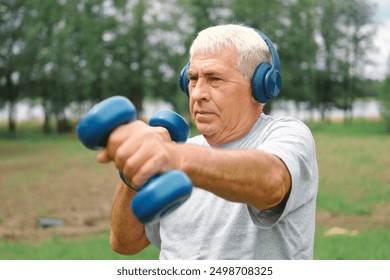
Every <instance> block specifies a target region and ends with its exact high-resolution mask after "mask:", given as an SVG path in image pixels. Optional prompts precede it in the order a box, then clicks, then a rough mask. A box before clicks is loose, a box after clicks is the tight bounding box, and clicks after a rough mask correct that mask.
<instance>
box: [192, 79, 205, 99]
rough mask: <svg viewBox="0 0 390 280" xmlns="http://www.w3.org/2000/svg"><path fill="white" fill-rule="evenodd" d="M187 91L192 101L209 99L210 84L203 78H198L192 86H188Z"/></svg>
mask: <svg viewBox="0 0 390 280" xmlns="http://www.w3.org/2000/svg"><path fill="white" fill-rule="evenodd" d="M189 93H190V98H192V99H193V100H194V101H200V100H210V85H209V84H208V83H207V82H206V81H205V80H204V79H199V80H198V81H197V82H196V85H195V86H194V87H190V88H189Z"/></svg>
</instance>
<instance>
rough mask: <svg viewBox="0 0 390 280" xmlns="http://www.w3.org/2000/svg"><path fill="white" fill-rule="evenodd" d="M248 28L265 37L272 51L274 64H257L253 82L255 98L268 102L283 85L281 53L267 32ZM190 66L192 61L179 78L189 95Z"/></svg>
mask: <svg viewBox="0 0 390 280" xmlns="http://www.w3.org/2000/svg"><path fill="white" fill-rule="evenodd" d="M248 28H252V29H253V30H254V31H256V32H257V33H258V34H259V35H260V36H261V37H262V38H263V40H264V41H265V42H266V44H267V45H268V48H269V50H270V52H271V57H272V64H270V63H268V62H262V63H260V64H259V65H257V67H256V69H255V71H254V73H253V77H252V82H251V83H252V95H253V98H254V99H255V100H256V101H258V102H261V103H267V102H268V101H270V100H271V99H273V98H275V97H276V96H278V95H279V92H280V89H281V87H282V77H281V75H280V61H279V55H278V53H277V51H276V49H275V46H274V45H273V44H272V42H271V40H270V39H268V37H267V36H265V34H263V33H262V32H260V31H259V30H257V29H255V28H253V27H249V26H248ZM189 66H190V63H189V62H188V63H187V65H186V66H185V67H184V68H183V69H182V70H181V72H180V78H179V84H180V89H181V90H182V91H183V92H184V93H186V94H187V96H189V92H188V85H189V82H190V81H189V79H188V76H187V71H188V68H189Z"/></svg>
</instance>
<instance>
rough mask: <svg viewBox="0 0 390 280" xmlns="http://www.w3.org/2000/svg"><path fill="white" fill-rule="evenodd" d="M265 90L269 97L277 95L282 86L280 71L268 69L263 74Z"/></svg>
mask: <svg viewBox="0 0 390 280" xmlns="http://www.w3.org/2000/svg"><path fill="white" fill-rule="evenodd" d="M264 87H265V92H266V95H267V97H268V98H269V99H272V98H275V97H276V96H278V95H279V92H280V89H281V87H282V77H281V75H280V72H279V71H278V70H276V69H273V70H271V71H268V72H267V74H266V75H265V83H264Z"/></svg>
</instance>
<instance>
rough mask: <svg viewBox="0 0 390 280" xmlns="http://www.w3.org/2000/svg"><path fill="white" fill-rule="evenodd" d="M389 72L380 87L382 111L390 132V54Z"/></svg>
mask: <svg viewBox="0 0 390 280" xmlns="http://www.w3.org/2000/svg"><path fill="white" fill-rule="evenodd" d="M387 61H388V66H389V67H388V74H387V77H386V78H385V80H384V81H383V83H382V85H381V86H380V88H379V101H380V103H381V112H382V116H383V119H384V121H385V124H386V131H387V133H390V56H389V58H388V60H387Z"/></svg>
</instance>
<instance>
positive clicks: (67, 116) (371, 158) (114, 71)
mask: <svg viewBox="0 0 390 280" xmlns="http://www.w3.org/2000/svg"><path fill="white" fill-rule="evenodd" d="M232 22H236V23H245V24H248V25H251V26H253V27H255V28H258V29H260V30H261V31H262V32H264V33H265V34H267V36H268V37H269V38H270V39H271V40H272V41H273V42H274V43H275V45H276V47H277V50H278V53H279V56H280V59H281V67H282V69H281V72H282V77H283V89H282V91H281V94H280V96H279V97H278V99H277V100H275V101H272V102H270V103H268V104H267V105H266V107H265V110H266V111H267V113H270V114H271V115H275V116H276V115H291V116H294V117H297V118H299V119H301V120H303V121H305V122H306V123H307V124H308V125H309V127H310V128H311V129H312V131H313V134H314V137H315V140H316V143H317V156H318V161H319V167H320V186H319V194H318V203H317V204H318V207H317V208H318V209H317V233H316V244H315V245H316V246H315V258H316V259H390V245H389V244H390V203H389V202H390V172H389V171H390V170H389V166H390V152H389V151H390V32H389V30H390V2H389V1H386V0H325V1H320V0H275V1H266V0H164V1H163V0H144V1H142V0H100V1H98V0H50V1H39V0H28V1H27V0H24V1H23V0H2V1H1V2H0V42H1V43H0V259H117V258H129V257H122V256H119V255H117V254H115V253H113V252H111V249H110V248H109V244H108V232H109V228H110V211H111V201H112V196H113V192H114V189H115V184H116V181H117V172H116V171H115V168H114V167H113V166H112V165H99V164H97V163H96V161H95V155H96V153H95V152H91V151H88V150H86V149H85V148H84V147H83V146H82V145H81V144H80V143H79V141H78V140H77V137H76V135H75V127H76V125H77V122H78V121H79V120H80V118H81V117H82V116H83V115H84V114H85V113H86V112H87V111H88V110H89V109H90V108H91V107H92V106H93V105H94V104H96V103H97V102H99V101H101V100H103V99H105V98H107V97H110V96H113V95H124V96H127V97H128V98H129V99H130V100H131V101H132V102H133V103H134V104H135V106H136V107H137V110H138V112H139V115H140V117H142V118H144V119H145V120H147V119H148V118H149V117H150V116H151V115H152V114H153V113H154V112H156V111H157V110H159V109H161V108H168V109H173V110H176V111H177V112H179V113H180V114H182V115H183V116H185V117H186V118H189V116H188V114H189V112H188V98H187V97H186V96H185V95H184V94H182V93H180V89H179V86H178V77H179V73H180V70H181V69H182V68H183V66H184V65H185V64H186V63H187V61H188V49H189V45H190V43H191V42H192V40H193V39H194V37H195V36H196V34H197V32H198V31H200V30H201V29H203V28H205V27H208V26H210V25H215V24H220V23H232ZM195 134H196V131H195V130H193V132H192V135H195ZM133 258H136V259H154V258H158V249H157V248H154V247H153V246H150V247H149V248H148V249H147V250H146V251H144V252H142V253H141V254H139V255H136V256H133Z"/></svg>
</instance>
